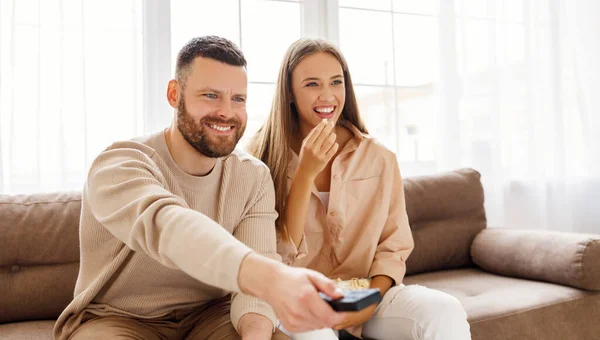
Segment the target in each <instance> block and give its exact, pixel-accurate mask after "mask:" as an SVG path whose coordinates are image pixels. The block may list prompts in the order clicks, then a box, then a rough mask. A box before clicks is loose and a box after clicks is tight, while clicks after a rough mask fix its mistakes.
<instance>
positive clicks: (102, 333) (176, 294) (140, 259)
mask: <svg viewBox="0 0 600 340" xmlns="http://www.w3.org/2000/svg"><path fill="white" fill-rule="evenodd" d="M245 67H246V61H245V59H244V56H243V54H242V52H241V51H240V50H239V49H238V48H237V47H236V46H235V45H234V44H233V43H231V42H230V41H228V40H226V39H223V38H219V37H215V36H207V37H201V38H195V39H192V40H191V41H190V42H189V43H188V44H186V45H185V46H184V47H183V48H182V49H181V51H180V52H179V55H178V57H177V66H176V77H175V79H173V80H171V81H170V82H169V85H168V89H167V99H168V101H169V103H170V105H171V106H172V107H173V108H174V109H175V115H174V118H173V122H172V124H171V126H170V127H168V128H167V129H166V130H165V131H161V132H160V133H157V134H154V135H152V136H148V137H144V138H139V139H136V140H132V141H124V142H117V143H114V144H113V145H112V146H110V147H109V148H108V149H106V150H105V151H104V152H103V153H101V154H100V155H99V156H98V158H97V159H96V160H95V161H94V163H93V164H92V166H91V169H90V171H89V174H88V179H87V182H86V185H85V187H84V190H83V198H82V213H81V223H80V242H81V268H80V271H79V277H78V279H77V284H76V286H75V298H74V300H73V301H72V302H71V304H69V306H68V307H67V308H66V309H65V311H64V312H63V313H62V315H61V316H60V317H59V319H58V321H57V324H56V326H55V329H54V332H55V337H56V338H57V339H164V338H167V339H224V338H226V339H237V338H239V337H240V336H241V338H243V339H269V338H271V336H272V335H273V333H274V331H275V330H276V329H277V328H276V327H275V326H276V320H277V319H276V317H275V314H276V315H277V317H278V318H279V320H280V321H281V322H282V324H283V325H284V326H285V328H286V329H288V330H290V331H293V332H302V331H307V330H310V329H317V328H323V327H330V326H332V325H334V324H337V323H339V322H341V321H342V320H343V318H344V315H343V314H341V313H335V312H334V311H332V310H331V308H329V306H327V304H326V303H325V302H323V301H322V300H321V299H320V298H319V296H318V294H317V291H323V292H324V293H326V294H328V295H330V296H332V297H339V296H341V294H340V291H339V290H337V289H336V288H335V285H334V284H333V282H331V281H330V280H328V279H326V278H325V277H324V276H322V275H320V274H318V273H316V272H313V271H309V270H303V269H297V268H290V267H286V266H284V265H283V264H281V263H280V262H279V260H280V258H279V256H278V255H277V254H276V242H275V228H274V221H275V218H276V213H275V194H274V189H273V184H272V180H271V176H270V174H269V170H268V168H267V167H266V166H265V165H264V164H262V163H260V162H259V161H258V160H256V159H254V158H252V157H250V156H248V155H246V154H244V153H242V152H239V151H234V148H235V146H236V144H237V142H238V141H239V139H240V137H241V136H242V134H243V133H244V129H245V127H246V121H247V114H246V89H247V75H246V68H245ZM259 254H262V255H259ZM230 292H233V295H232V297H231V302H230V301H229V298H228V295H229V293H230ZM263 301H265V302H266V303H265V302H263ZM267 303H268V304H267ZM271 307H272V308H273V309H274V311H275V313H274V312H273V309H271ZM236 330H237V332H236ZM238 333H239V335H238ZM273 338H276V339H281V338H285V335H283V334H282V333H281V332H279V331H277V332H275V334H274V335H273Z"/></svg>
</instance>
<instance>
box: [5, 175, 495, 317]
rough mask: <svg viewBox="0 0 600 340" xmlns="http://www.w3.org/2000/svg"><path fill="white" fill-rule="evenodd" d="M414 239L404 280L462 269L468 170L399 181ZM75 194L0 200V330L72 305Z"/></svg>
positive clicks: (468, 226) (472, 210)
mask: <svg viewBox="0 0 600 340" xmlns="http://www.w3.org/2000/svg"><path fill="white" fill-rule="evenodd" d="M404 190H405V195H406V208H407V212H408V216H409V220H410V225H411V228H412V233H413V237H414V240H415V249H414V251H413V252H412V254H411V255H410V257H409V258H408V261H407V274H416V273H420V272H426V271H433V270H440V269H451V268H458V267H466V266H470V265H472V262H471V258H470V255H469V251H470V247H471V243H472V242H473V239H474V238H475V236H476V235H477V233H479V231H481V230H482V229H484V228H485V225H486V220H485V211H484V207H483V188H482V186H481V182H480V175H479V173H478V172H477V171H475V170H472V169H462V170H458V171H453V172H448V173H443V174H439V175H434V176H422V177H412V178H405V179H404ZM80 210H81V193H77V192H75V193H55V194H34V195H17V196H9V195H0V323H5V322H12V321H23V320H40V319H54V318H56V317H58V315H59V314H60V313H61V312H62V310H63V309H64V308H65V307H66V306H67V304H68V303H69V302H70V301H71V299H72V298H73V290H74V287H75V281H76V279H77V273H78V270H79V214H80Z"/></svg>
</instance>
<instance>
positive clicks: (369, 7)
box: [338, 0, 600, 232]
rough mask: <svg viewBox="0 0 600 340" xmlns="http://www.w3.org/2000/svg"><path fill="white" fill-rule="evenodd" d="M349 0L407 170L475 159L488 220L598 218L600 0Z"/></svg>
mask: <svg viewBox="0 0 600 340" xmlns="http://www.w3.org/2000/svg"><path fill="white" fill-rule="evenodd" d="M338 2H339V8H340V9H339V27H340V30H339V43H340V47H341V49H342V51H343V52H344V54H345V55H346V57H347V59H348V62H349V65H350V69H351V72H352V74H353V81H354V82H355V83H356V85H357V86H356V87H357V88H356V92H357V95H358V101H359V105H360V107H361V111H362V114H363V116H364V117H365V120H366V121H367V126H368V128H369V130H370V131H371V132H372V133H373V134H374V135H375V136H376V137H377V138H378V139H380V140H381V141H382V142H383V143H384V144H386V145H387V146H388V147H390V148H391V149H393V150H395V151H396V152H397V155H398V159H399V161H400V163H401V170H402V172H403V175H404V176H405V177H407V176H414V175H424V174H432V173H437V172H440V171H446V170H452V169H456V168H460V167H473V168H475V169H477V170H478V171H480V172H481V174H482V182H483V185H484V189H485V194H486V211H487V214H488V224H489V225H490V226H491V227H502V226H504V227H514V228H528V229H550V230H565V231H588V232H600V209H598V203H597V202H598V199H600V139H599V138H600V96H598V95H597V94H598V93H600V91H598V90H599V86H598V84H599V83H598V77H599V76H600V64H598V62H597V60H600V42H599V41H598V39H597V33H598V32H600V26H599V23H600V20H599V19H600V3H599V2H597V1H595V0H574V1H571V0H423V1H418V2H417V1H409V0H391V1H390V0H377V1H360V0H339V1H338ZM357 22H361V25H357V24H356V23H357Z"/></svg>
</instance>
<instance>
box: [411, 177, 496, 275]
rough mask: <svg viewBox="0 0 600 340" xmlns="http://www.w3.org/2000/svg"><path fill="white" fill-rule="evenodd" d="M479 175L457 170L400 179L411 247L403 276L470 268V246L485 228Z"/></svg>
mask: <svg viewBox="0 0 600 340" xmlns="http://www.w3.org/2000/svg"><path fill="white" fill-rule="evenodd" d="M480 178H481V175H480V174H479V173H478V172H477V171H475V170H473V169H461V170H456V171H452V172H446V173H441V174H436V175H432V176H421V177H411V178H405V179H404V193H405V196H406V210H407V213H408V218H409V221H410V226H411V229H412V234H413V238H414V241H415V248H414V250H413V252H412V254H411V255H410V256H409V257H408V261H407V263H406V267H407V268H406V273H407V274H417V273H422V272H428V271H433V270H442V269H452V268H460V267H468V266H472V265H473V263H472V261H471V257H470V249H471V244H472V243H473V239H474V238H475V236H476V235H477V234H478V233H479V232H480V231H481V230H483V229H484V228H485V227H486V218H485V210H484V205H483V187H482V185H481V181H480Z"/></svg>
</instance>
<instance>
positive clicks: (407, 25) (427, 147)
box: [339, 0, 440, 172]
mask: <svg viewBox="0 0 600 340" xmlns="http://www.w3.org/2000/svg"><path fill="white" fill-rule="evenodd" d="M339 6H340V9H339V21H340V23H339V36H340V48H341V49H342V51H343V53H344V55H345V56H346V59H347V60H348V64H349V67H350V72H351V73H352V77H353V78H352V80H353V81H354V83H355V86H356V93H357V100H358V103H359V106H360V108H361V114H362V116H363V117H364V119H365V120H366V124H367V127H368V128H369V130H370V132H371V134H373V135H374V136H375V137H376V138H378V139H379V140H381V141H382V142H383V143H384V145H386V146H387V147H388V148H390V149H391V150H394V151H396V152H397V155H398V159H399V161H400V162H401V163H406V164H408V168H409V169H408V170H404V169H403V171H409V172H410V169H412V168H415V167H418V168H419V169H420V168H422V167H423V166H426V167H427V166H429V167H432V166H434V163H433V161H434V159H435V146H436V145H435V135H436V130H435V128H436V125H435V124H434V123H433V121H434V120H435V118H436V116H437V114H438V111H439V109H438V107H439V99H438V97H439V96H438V94H437V87H438V84H439V80H440V59H439V56H440V51H439V43H438V30H439V28H438V12H439V8H438V1H433V0H429V1H408V0H404V1H399V0H398V1H389V0H388V1H385V0H379V1H355V0H340V1H339ZM357 23H360V24H357ZM403 168H404V167H403ZM419 172H421V171H419Z"/></svg>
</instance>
